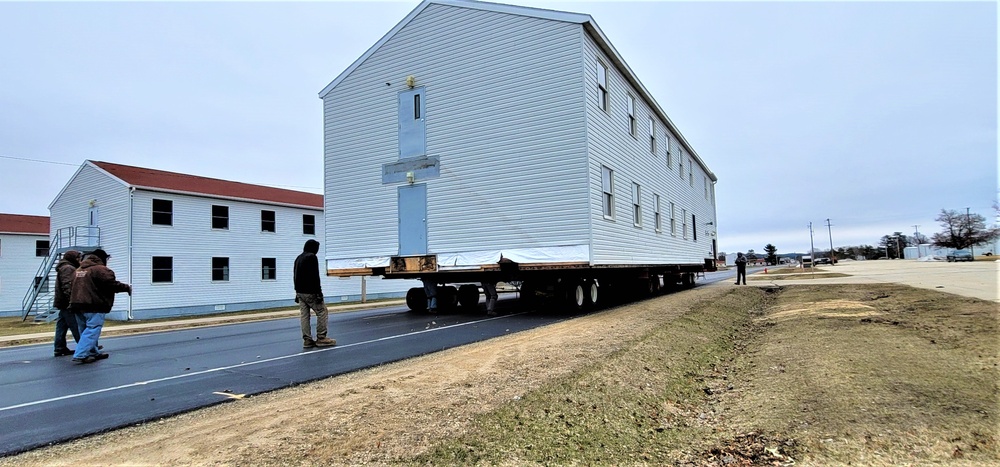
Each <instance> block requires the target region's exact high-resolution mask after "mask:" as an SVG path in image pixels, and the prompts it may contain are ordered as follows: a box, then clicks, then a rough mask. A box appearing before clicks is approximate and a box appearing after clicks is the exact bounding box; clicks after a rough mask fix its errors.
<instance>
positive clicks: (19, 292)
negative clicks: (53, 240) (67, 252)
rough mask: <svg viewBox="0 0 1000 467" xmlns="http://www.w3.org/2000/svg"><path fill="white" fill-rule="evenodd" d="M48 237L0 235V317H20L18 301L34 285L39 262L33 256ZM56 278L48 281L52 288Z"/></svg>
mask: <svg viewBox="0 0 1000 467" xmlns="http://www.w3.org/2000/svg"><path fill="white" fill-rule="evenodd" d="M48 238H49V237H48V235H32V234H0V245H2V247H3V250H2V251H0V316H17V317H20V316H21V300H22V299H23V298H24V294H25V293H26V292H27V291H28V288H30V287H31V285H32V283H33V282H34V277H35V271H37V270H38V267H39V266H40V265H41V262H42V258H39V257H37V256H35V247H36V246H37V242H38V241H46V242H47V241H48ZM54 280H55V277H52V276H50V277H49V283H50V284H51V285H54V284H55V283H54V282H53V281H54Z"/></svg>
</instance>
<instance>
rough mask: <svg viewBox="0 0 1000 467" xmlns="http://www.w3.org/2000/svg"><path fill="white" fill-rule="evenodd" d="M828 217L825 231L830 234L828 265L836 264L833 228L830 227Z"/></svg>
mask: <svg viewBox="0 0 1000 467" xmlns="http://www.w3.org/2000/svg"><path fill="white" fill-rule="evenodd" d="M830 227H832V225H831V224H830V219H827V220H826V233H828V234H829V235H830V266H833V265H835V264H837V253H835V252H834V251H833V230H831V229H830Z"/></svg>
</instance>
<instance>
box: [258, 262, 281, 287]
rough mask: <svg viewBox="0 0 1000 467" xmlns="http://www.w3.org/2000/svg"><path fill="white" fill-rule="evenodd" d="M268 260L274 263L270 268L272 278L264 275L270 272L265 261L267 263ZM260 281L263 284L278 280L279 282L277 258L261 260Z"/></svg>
mask: <svg viewBox="0 0 1000 467" xmlns="http://www.w3.org/2000/svg"><path fill="white" fill-rule="evenodd" d="M267 260H271V262H272V263H273V264H272V265H271V266H270V272H271V277H267V276H265V275H264V273H265V272H267V271H268V269H267V268H268V265H267V264H266V263H265V261H267ZM260 280H261V282H263V281H276V280H278V259H277V258H261V259H260Z"/></svg>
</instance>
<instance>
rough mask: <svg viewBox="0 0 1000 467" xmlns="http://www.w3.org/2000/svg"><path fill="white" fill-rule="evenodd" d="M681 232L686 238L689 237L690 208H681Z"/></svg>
mask: <svg viewBox="0 0 1000 467" xmlns="http://www.w3.org/2000/svg"><path fill="white" fill-rule="evenodd" d="M681 233H683V238H684V240H687V238H688V210H687V209H681Z"/></svg>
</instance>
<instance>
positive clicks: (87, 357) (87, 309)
mask: <svg viewBox="0 0 1000 467" xmlns="http://www.w3.org/2000/svg"><path fill="white" fill-rule="evenodd" d="M110 258H111V255H109V254H108V253H107V252H106V251H104V250H102V249H97V250H94V251H92V252H91V253H90V254H89V255H87V256H85V257H84V258H83V261H82V262H81V263H80V267H79V268H77V270H76V275H75V276H74V277H73V288H72V292H71V293H70V307H71V308H72V309H73V311H75V312H77V313H82V314H83V319H84V322H85V323H86V327H85V328H84V329H83V330H82V332H81V335H80V342H79V343H78V344H77V346H76V351H75V352H74V353H73V361H74V362H76V363H91V362H94V361H97V360H102V359H105V358H108V354H106V353H100V352H98V351H97V350H98V348H97V340H98V339H99V338H100V337H101V328H102V327H104V315H106V314H107V313H108V312H110V311H111V307H113V306H114V304H115V294H116V293H120V292H127V293H128V294H129V295H132V286H130V285H128V284H123V283H121V282H118V280H116V279H115V272H114V271H112V270H111V269H108V266H107V264H108V260H109V259H110Z"/></svg>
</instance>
